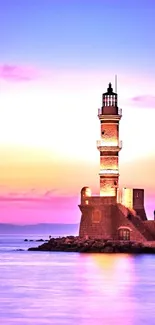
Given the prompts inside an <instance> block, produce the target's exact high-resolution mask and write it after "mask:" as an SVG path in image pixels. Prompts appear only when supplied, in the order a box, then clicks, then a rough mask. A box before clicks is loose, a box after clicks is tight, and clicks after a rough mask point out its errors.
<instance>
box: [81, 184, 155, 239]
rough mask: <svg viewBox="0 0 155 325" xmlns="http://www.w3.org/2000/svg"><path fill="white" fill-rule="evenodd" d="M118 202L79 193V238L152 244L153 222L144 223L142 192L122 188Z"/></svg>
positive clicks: (140, 190)
mask: <svg viewBox="0 0 155 325" xmlns="http://www.w3.org/2000/svg"><path fill="white" fill-rule="evenodd" d="M122 202H123V203H124V204H126V205H124V204H122V203H118V202H117V198H116V197H106V196H104V197H102V196H91V191H90V189H89V188H88V187H84V188H82V190H81V203H80V205H79V208H80V210H81V212H82V216H81V222H80V230H79V236H80V237H81V238H86V239H87V238H98V239H102V238H103V239H109V240H128V241H138V242H146V241H154V240H155V221H154V220H147V217H146V213H145V208H144V190H143V189H133V190H132V189H124V196H123V197H122Z"/></svg>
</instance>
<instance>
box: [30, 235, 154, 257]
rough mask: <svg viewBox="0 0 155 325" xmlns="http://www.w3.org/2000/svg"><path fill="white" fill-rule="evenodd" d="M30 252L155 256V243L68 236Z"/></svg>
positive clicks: (52, 240)
mask: <svg viewBox="0 0 155 325" xmlns="http://www.w3.org/2000/svg"><path fill="white" fill-rule="evenodd" d="M28 250H29V251H48V252H49V251H53V252H80V253H130V254H155V242H153V243H148V242H147V243H138V242H131V241H112V240H104V239H82V238H79V237H74V236H68V237H59V238H51V239H50V240H49V241H48V242H46V243H43V244H42V245H40V246H38V247H31V248H29V249H28Z"/></svg>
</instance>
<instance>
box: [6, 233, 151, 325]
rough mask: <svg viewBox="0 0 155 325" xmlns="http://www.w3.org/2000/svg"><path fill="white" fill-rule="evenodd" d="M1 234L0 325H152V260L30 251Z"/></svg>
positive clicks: (21, 237)
mask: <svg viewBox="0 0 155 325" xmlns="http://www.w3.org/2000/svg"><path fill="white" fill-rule="evenodd" d="M25 238H28V239H31V240H32V239H40V238H43V239H48V238H46V236H43V235H36V234H35V235H27V236H26V235H19V234H18V235H0V324H2V325H19V324H21V325H30V324H31V325H33V324H34V325H47V324H48V325H51V324H54V325H87V324H89V325H112V324H119V325H120V324H122V325H144V324H149V325H154V324H155V256H154V255H128V254H87V253H71V252H69V253H63V252H37V251H36V252H35V251H34V252H33V251H28V250H27V249H28V247H32V246H38V244H39V243H38V242H29V241H28V242H25V241H24V239H25Z"/></svg>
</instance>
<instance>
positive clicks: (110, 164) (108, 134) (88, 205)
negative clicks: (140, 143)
mask: <svg viewBox="0 0 155 325" xmlns="http://www.w3.org/2000/svg"><path fill="white" fill-rule="evenodd" d="M121 117H122V110H121V109H119V108H118V97H117V93H116V92H114V91H113V88H112V85H111V83H109V85H108V88H107V92H105V93H103V94H102V106H101V108H100V109H99V110H98V118H99V121H100V139H99V140H98V141H97V149H98V150H99V154H100V168H99V180H100V186H99V194H98V195H92V192H91V189H90V188H89V187H88V186H84V187H83V188H82V189H81V202H80V204H79V209H80V211H81V221H80V229H79V236H80V237H81V238H102V239H106V240H108V239H110V240H133V241H137V240H138V241H146V240H154V239H155V230H154V231H153V227H154V229H155V221H153V223H151V222H150V221H149V220H147V217H146V213H145V208H144V190H143V189H138V188H136V189H129V188H124V189H123V191H122V193H123V195H122V197H121V199H119V200H118V192H119V152H120V150H121V149H122V142H121V141H120V139H119V123H120V120H121ZM131 176H132V175H131Z"/></svg>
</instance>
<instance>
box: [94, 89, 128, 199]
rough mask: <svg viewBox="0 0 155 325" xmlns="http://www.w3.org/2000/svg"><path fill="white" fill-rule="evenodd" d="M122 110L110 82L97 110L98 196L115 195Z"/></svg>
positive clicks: (120, 144)
mask: <svg viewBox="0 0 155 325" xmlns="http://www.w3.org/2000/svg"><path fill="white" fill-rule="evenodd" d="M121 116H122V111H121V110H119V109H118V106H117V94H116V93H114V92H113V89H112V86H111V83H109V87H108V89H107V92H106V93H104V94H103V95H102V107H101V109H99V110H98V117H99V120H100V125H101V139H100V140H98V141H97V149H98V150H99V151H100V172H99V176H100V196H115V197H116V200H117V190H118V181H119V159H118V158H119V151H120V150H121V148H122V142H121V141H119V121H120V119H121Z"/></svg>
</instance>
